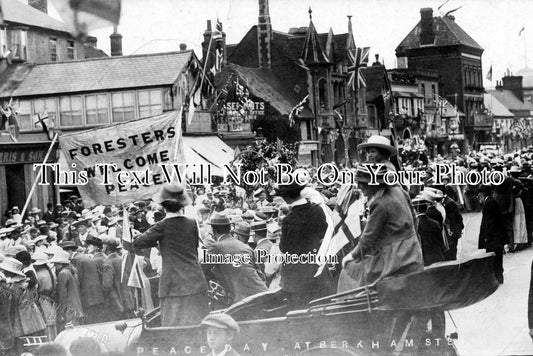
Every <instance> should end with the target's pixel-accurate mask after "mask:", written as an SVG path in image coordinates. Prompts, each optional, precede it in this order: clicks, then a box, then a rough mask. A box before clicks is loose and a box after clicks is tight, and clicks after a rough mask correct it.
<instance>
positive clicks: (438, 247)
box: [418, 214, 445, 266]
mask: <svg viewBox="0 0 533 356" xmlns="http://www.w3.org/2000/svg"><path fill="white" fill-rule="evenodd" d="M418 235H419V236H420V240H421V242H422V257H423V258H424V266H429V265H430V264H433V263H436V262H442V261H445V257H444V250H445V248H444V244H443V242H442V230H441V229H440V226H439V223H438V222H436V221H435V220H433V219H430V218H429V217H428V216H427V215H426V214H421V215H419V216H418Z"/></svg>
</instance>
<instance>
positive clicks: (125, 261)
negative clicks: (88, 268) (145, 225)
mask: <svg viewBox="0 0 533 356" xmlns="http://www.w3.org/2000/svg"><path fill="white" fill-rule="evenodd" d="M122 249H123V251H124V252H123V256H122V271H121V277H120V281H121V283H124V281H127V285H128V287H132V288H137V289H140V290H141V295H142V304H143V307H144V308H146V310H152V309H153V308H154V303H153V301H152V293H151V287H150V281H149V280H148V277H146V274H145V273H144V271H143V265H144V257H143V256H138V255H136V254H135V250H134V248H133V233H132V228H131V225H130V219H129V216H128V209H127V208H126V207H124V214H123V221H122Z"/></svg>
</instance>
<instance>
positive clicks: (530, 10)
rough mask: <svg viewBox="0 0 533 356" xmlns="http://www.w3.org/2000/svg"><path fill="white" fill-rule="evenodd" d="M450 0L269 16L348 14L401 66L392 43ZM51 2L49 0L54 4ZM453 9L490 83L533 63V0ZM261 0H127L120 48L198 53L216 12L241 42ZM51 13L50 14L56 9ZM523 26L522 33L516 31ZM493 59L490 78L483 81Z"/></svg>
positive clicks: (331, 5)
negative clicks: (479, 50) (479, 52)
mask: <svg viewBox="0 0 533 356" xmlns="http://www.w3.org/2000/svg"><path fill="white" fill-rule="evenodd" d="M445 1H446V0H401V1H398V0H396V1H394V0H270V4H269V5H270V18H271V22H272V27H273V29H274V30H276V31H282V32H288V30H289V28H291V27H301V26H307V25H308V24H309V14H308V9H309V7H311V9H312V11H313V12H312V17H313V23H314V24H315V27H316V28H317V31H318V32H320V33H326V32H328V31H329V28H330V27H331V28H332V29H333V32H334V33H335V34H338V33H345V32H347V29H348V25H347V21H348V20H347V15H352V23H353V29H354V37H355V42H356V44H357V45H358V46H360V47H371V52H370V56H371V57H370V58H371V62H373V60H374V55H375V54H379V55H380V60H381V62H382V63H383V62H384V63H385V65H386V66H387V68H394V67H395V66H396V56H395V52H394V50H395V48H396V46H397V45H398V44H399V43H400V42H401V41H402V39H403V38H404V37H405V36H406V35H407V34H408V33H409V32H410V31H411V29H412V28H413V27H414V26H415V25H416V24H417V22H418V21H419V19H420V9H421V8H423V7H431V8H433V11H434V12H433V13H434V16H437V15H438V14H439V12H437V8H438V7H439V6H440V5H442V4H443V3H444V2H445ZM49 4H50V2H49ZM459 6H462V7H461V8H460V9H459V10H457V11H455V12H454V15H455V21H456V23H457V24H459V26H461V27H462V28H463V29H464V30H465V31H466V32H467V33H468V34H469V35H470V36H471V37H472V38H473V39H474V40H475V41H476V42H477V43H479V44H480V45H481V47H483V48H484V49H485V52H484V53H483V56H482V60H483V77H484V78H485V79H484V80H485V83H484V85H485V87H491V86H494V85H495V84H496V83H495V82H496V80H500V79H501V77H502V76H503V74H504V73H505V72H506V70H507V69H509V70H510V71H511V72H516V71H518V70H520V69H523V68H524V67H525V66H526V60H525V55H524V53H525V50H524V49H525V43H524V36H525V38H526V41H527V54H528V56H529V60H528V64H529V65H528V66H529V67H533V24H532V25H529V26H528V22H527V19H528V17H531V15H532V14H533V1H532V0H448V2H447V3H446V4H445V5H444V6H443V7H442V9H441V10H440V12H441V15H444V14H445V13H446V12H447V11H449V10H452V9H455V8H457V7H459ZM258 11H259V10H258V0H150V1H147V0H122V13H121V20H120V24H119V33H121V34H122V35H123V53H124V55H129V54H141V53H155V52H166V51H175V50H178V49H179V44H180V43H185V44H187V47H188V48H192V49H194V50H195V52H196V54H197V56H198V57H201V55H202V54H201V42H202V40H203V32H204V31H205V29H206V21H207V20H208V19H210V20H212V22H213V24H214V23H215V22H216V19H217V18H219V19H220V21H221V22H222V23H223V27H224V31H225V32H226V35H227V37H226V38H227V41H226V42H227V43H228V44H232V43H238V42H239V41H240V40H241V39H242V37H243V36H244V35H245V34H246V32H247V31H248V30H249V29H250V28H251V27H252V26H253V25H255V24H256V23H257V16H258ZM50 13H51V14H52V15H53V13H54V10H53V9H51V11H50ZM523 26H525V31H524V32H523V33H522V36H519V32H520V30H521V29H522V27H523ZM112 31H113V29H112V27H109V28H102V29H99V30H97V31H94V32H92V33H91V35H93V36H96V37H97V38H98V47H99V48H101V49H102V50H104V51H105V52H106V53H109V51H110V47H109V35H110V34H111V33H112ZM491 65H492V67H493V83H492V84H491V82H490V81H488V80H487V79H486V76H487V72H488V70H489V68H490V66H491Z"/></svg>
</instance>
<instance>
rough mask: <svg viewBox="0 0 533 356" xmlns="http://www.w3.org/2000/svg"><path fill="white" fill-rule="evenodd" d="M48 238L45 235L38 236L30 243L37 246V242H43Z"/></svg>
mask: <svg viewBox="0 0 533 356" xmlns="http://www.w3.org/2000/svg"><path fill="white" fill-rule="evenodd" d="M47 238H48V236H46V235H39V236H37V237H36V238H34V239H33V240H32V241H33V243H34V244H37V242H39V241H45V240H46V239H47Z"/></svg>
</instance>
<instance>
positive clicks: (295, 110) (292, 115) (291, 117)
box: [289, 95, 309, 127]
mask: <svg viewBox="0 0 533 356" xmlns="http://www.w3.org/2000/svg"><path fill="white" fill-rule="evenodd" d="M308 98H309V95H306V96H305V98H303V99H302V101H300V102H299V103H298V104H297V105H296V106H295V107H293V108H292V110H291V112H290V113H289V125H290V126H291V127H293V126H294V118H295V117H296V116H298V115H300V113H301V112H302V110H303V109H304V104H305V102H306V101H307V99H308Z"/></svg>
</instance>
